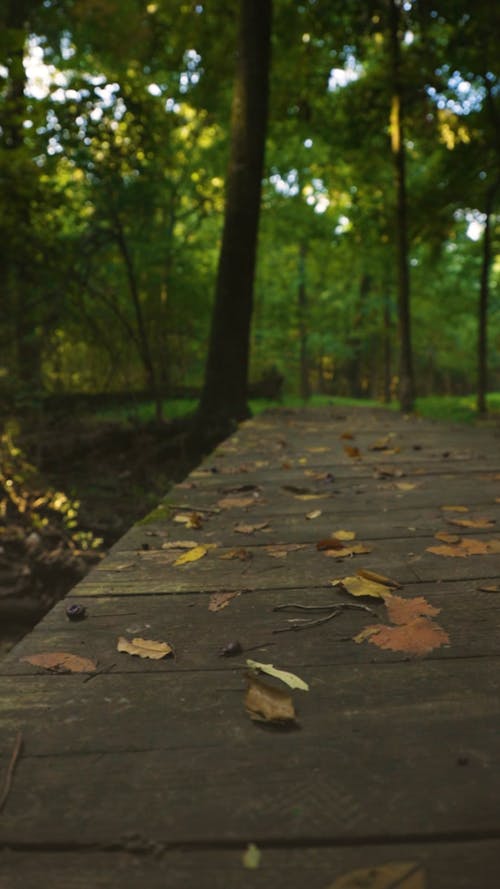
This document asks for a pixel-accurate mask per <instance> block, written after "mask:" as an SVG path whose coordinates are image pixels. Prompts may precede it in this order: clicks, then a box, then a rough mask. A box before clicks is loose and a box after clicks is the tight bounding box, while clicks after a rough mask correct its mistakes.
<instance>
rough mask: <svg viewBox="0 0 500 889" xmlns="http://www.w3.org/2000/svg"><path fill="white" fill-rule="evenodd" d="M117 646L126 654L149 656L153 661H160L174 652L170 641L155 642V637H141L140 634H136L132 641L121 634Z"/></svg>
mask: <svg viewBox="0 0 500 889" xmlns="http://www.w3.org/2000/svg"><path fill="white" fill-rule="evenodd" d="M116 648H117V650H118V651H123V652H124V653H125V654H132V655H136V656H137V657H142V658H145V657H147V658H149V660H151V661H159V660H161V658H163V657H167V655H169V654H173V648H172V646H171V645H169V644H168V642H155V641H154V640H153V639H141V637H140V636H136V637H135V638H134V639H132V641H130V639H126V638H125V636H120V638H119V639H118V644H117V646H116Z"/></svg>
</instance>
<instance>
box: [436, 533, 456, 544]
mask: <svg viewBox="0 0 500 889" xmlns="http://www.w3.org/2000/svg"><path fill="white" fill-rule="evenodd" d="M434 537H435V538H436V540H440V541H441V542H442V543H460V541H461V539H462V538H461V537H459V535H458V534H448V533H447V532H446V531H437V532H436V534H434Z"/></svg>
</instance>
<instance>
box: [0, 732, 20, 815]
mask: <svg viewBox="0 0 500 889" xmlns="http://www.w3.org/2000/svg"><path fill="white" fill-rule="evenodd" d="M22 746H23V736H22V733H21V732H18V733H17V737H16V740H15V742H14V747H13V749H12V756H11V757H10V762H9V765H8V766H7V771H6V773H5V781H4V785H3V790H2V793H1V794H0V812H2V810H3V807H4V806H5V803H6V802H7V797H8V795H9V793H10V788H11V786H12V778H13V777H14V771H15V768H16V764H17V761H18V759H19V756H20V754H21V750H22Z"/></svg>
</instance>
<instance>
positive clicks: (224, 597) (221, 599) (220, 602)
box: [208, 593, 241, 611]
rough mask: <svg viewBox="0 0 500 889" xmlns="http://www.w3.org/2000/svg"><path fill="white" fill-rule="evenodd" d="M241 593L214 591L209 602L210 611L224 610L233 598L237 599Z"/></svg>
mask: <svg viewBox="0 0 500 889" xmlns="http://www.w3.org/2000/svg"><path fill="white" fill-rule="evenodd" d="M240 595H241V593H212V595H211V596H210V602H209V604H208V610H209V611H222V609H223V608H227V606H228V605H229V603H230V602H231V600H232V599H236V597H237V596H240Z"/></svg>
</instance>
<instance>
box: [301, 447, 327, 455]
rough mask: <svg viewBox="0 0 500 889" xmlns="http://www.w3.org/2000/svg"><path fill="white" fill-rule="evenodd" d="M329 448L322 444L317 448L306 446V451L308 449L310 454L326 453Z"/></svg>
mask: <svg viewBox="0 0 500 889" xmlns="http://www.w3.org/2000/svg"><path fill="white" fill-rule="evenodd" d="M329 450H330V448H327V447H323V446H319V447H317V448H316V447H315V448H306V451H309V453H310V454H326V452H327V451H329Z"/></svg>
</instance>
